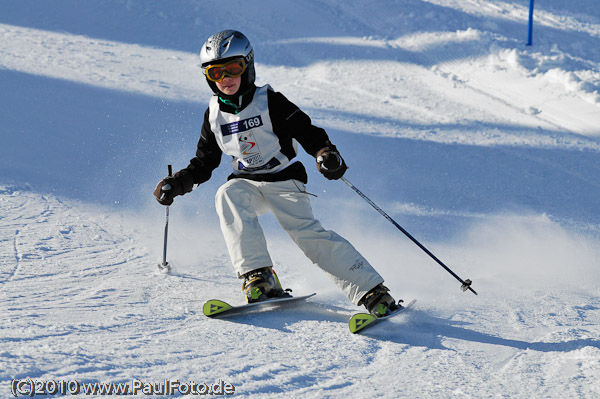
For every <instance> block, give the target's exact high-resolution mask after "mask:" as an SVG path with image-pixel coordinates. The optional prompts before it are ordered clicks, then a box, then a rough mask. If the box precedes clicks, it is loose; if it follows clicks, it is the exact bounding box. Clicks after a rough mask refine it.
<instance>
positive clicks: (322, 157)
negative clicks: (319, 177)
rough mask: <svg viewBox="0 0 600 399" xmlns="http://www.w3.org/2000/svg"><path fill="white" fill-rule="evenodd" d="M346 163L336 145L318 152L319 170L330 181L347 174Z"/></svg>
mask: <svg viewBox="0 0 600 399" xmlns="http://www.w3.org/2000/svg"><path fill="white" fill-rule="evenodd" d="M346 169H348V167H347V166H346V162H344V159H343V158H342V156H341V155H340V153H339V152H338V151H337V149H336V148H335V146H334V145H330V146H328V147H324V148H321V149H320V150H319V152H317V170H318V171H319V172H321V173H322V174H323V176H325V177H326V178H327V179H329V180H337V179H339V178H340V177H342V176H344V173H346Z"/></svg>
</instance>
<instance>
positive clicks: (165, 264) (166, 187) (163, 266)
mask: <svg viewBox="0 0 600 399" xmlns="http://www.w3.org/2000/svg"><path fill="white" fill-rule="evenodd" d="M168 169H169V176H173V169H172V168H171V165H169V166H168ZM170 189H171V186H170V185H169V184H165V185H164V186H163V188H162V189H161V190H162V191H169V190H170ZM164 196H165V193H163V195H162V197H164ZM168 234H169V206H168V205H167V212H166V220H165V239H164V246H163V261H162V263H161V264H159V265H158V268H159V269H160V270H161V271H162V272H165V273H168V272H169V271H170V270H171V266H170V265H169V262H167V236H168Z"/></svg>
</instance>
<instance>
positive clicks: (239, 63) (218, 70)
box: [204, 58, 246, 82]
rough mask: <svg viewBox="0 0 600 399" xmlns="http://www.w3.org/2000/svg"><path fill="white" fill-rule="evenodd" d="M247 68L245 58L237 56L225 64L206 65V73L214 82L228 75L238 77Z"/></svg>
mask: <svg viewBox="0 0 600 399" xmlns="http://www.w3.org/2000/svg"><path fill="white" fill-rule="evenodd" d="M245 70H246V62H245V61H244V59H243V58H236V59H235V60H231V61H229V62H226V63H224V64H213V65H209V66H207V67H206V69H205V70H204V74H205V75H206V77H207V78H208V79H209V80H211V81H213V82H220V81H222V80H223V79H225V77H226V76H228V77H230V78H237V77H238V76H241V75H242V74H243V73H244V71H245Z"/></svg>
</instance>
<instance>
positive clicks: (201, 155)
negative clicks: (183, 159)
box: [175, 109, 223, 193]
mask: <svg viewBox="0 0 600 399" xmlns="http://www.w3.org/2000/svg"><path fill="white" fill-rule="evenodd" d="M208 113H209V110H208V109H207V110H206V112H205V113H204V123H203V124H202V131H201V133H200V139H199V140H198V146H197V148H196V156H195V157H194V158H192V159H191V160H190V163H189V165H188V166H187V167H186V168H184V169H182V170H180V171H179V172H177V173H175V177H176V178H177V179H178V180H179V181H180V182H181V185H182V187H183V193H189V192H190V191H192V189H193V188H194V185H198V184H202V183H204V182H206V181H208V180H209V179H210V177H211V176H212V172H213V170H215V169H216V168H217V167H218V166H219V164H220V163H221V155H222V154H223V152H222V151H221V148H220V147H219V145H218V144H217V140H216V139H215V135H214V133H213V132H212V130H211V129H210V122H209V121H208Z"/></svg>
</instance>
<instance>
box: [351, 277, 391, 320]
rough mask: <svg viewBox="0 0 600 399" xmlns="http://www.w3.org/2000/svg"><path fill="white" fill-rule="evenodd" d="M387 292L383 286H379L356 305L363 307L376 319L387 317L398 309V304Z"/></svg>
mask: <svg viewBox="0 0 600 399" xmlns="http://www.w3.org/2000/svg"><path fill="white" fill-rule="evenodd" d="M388 292H389V289H388V288H387V287H386V286H385V285H383V284H379V285H377V286H375V288H373V289H372V290H371V291H369V292H367V293H366V294H365V296H364V297H363V298H362V299H361V300H360V302H359V303H358V304H359V305H365V308H367V310H368V311H369V313H371V314H373V315H375V316H377V317H383V316H387V315H389V314H390V313H392V312H394V311H395V310H397V309H398V308H400V304H399V303H396V300H395V299H394V298H392V296H391V295H390V294H389V293H388ZM400 302H402V301H400Z"/></svg>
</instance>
